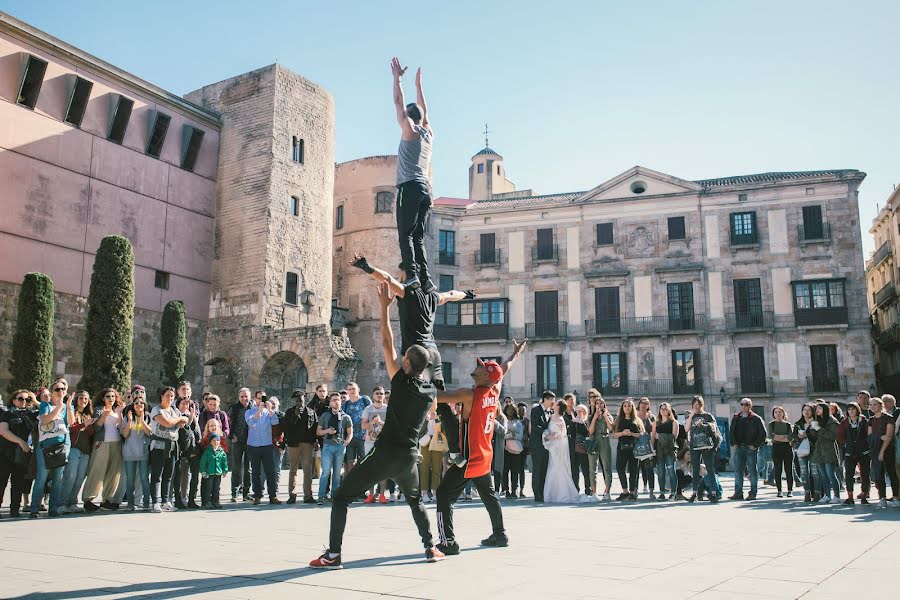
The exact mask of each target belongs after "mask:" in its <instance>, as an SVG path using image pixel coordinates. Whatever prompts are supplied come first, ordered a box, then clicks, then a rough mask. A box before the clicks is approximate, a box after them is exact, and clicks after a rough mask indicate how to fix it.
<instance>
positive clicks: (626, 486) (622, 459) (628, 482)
mask: <svg viewBox="0 0 900 600" xmlns="http://www.w3.org/2000/svg"><path fill="white" fill-rule="evenodd" d="M626 470H627V475H626ZM639 470H640V469H639V465H638V459H636V458H635V457H634V448H633V447H625V448H622V447H621V446H620V447H619V449H618V451H617V452H616V472H617V473H618V474H619V483H620V484H622V492H623V493H625V492H637V486H638V475H639Z"/></svg>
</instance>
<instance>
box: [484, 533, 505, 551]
mask: <svg viewBox="0 0 900 600" xmlns="http://www.w3.org/2000/svg"><path fill="white" fill-rule="evenodd" d="M481 545H482V546H491V547H494V548H506V547H507V546H509V538H508V537H506V535H504V534H501V535H497V534H496V533H492V534H491V535H490V537H487V538H485V539H483V540H481Z"/></svg>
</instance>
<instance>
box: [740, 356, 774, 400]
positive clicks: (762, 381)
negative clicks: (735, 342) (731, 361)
mask: <svg viewBox="0 0 900 600" xmlns="http://www.w3.org/2000/svg"><path fill="white" fill-rule="evenodd" d="M738 361H739V362H740V370H741V379H740V384H741V386H740V391H741V393H742V394H765V393H766V392H767V391H768V390H767V389H766V387H767V386H766V383H767V378H766V361H765V351H764V349H763V348H738Z"/></svg>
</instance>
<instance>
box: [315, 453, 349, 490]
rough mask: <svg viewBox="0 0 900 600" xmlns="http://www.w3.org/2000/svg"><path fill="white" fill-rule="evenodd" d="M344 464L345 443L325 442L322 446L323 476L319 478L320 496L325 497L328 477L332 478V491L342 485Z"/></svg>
mask: <svg viewBox="0 0 900 600" xmlns="http://www.w3.org/2000/svg"><path fill="white" fill-rule="evenodd" d="M342 464H344V445H343V444H325V445H323V446H322V476H321V477H320V478H319V498H324V497H325V489H326V488H327V487H328V479H329V477H330V478H331V493H332V495H334V491H335V490H336V489H338V486H339V485H341V465H342Z"/></svg>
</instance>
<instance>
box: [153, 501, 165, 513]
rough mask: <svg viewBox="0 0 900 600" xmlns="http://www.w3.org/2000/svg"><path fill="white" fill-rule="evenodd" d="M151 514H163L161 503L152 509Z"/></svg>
mask: <svg viewBox="0 0 900 600" xmlns="http://www.w3.org/2000/svg"><path fill="white" fill-rule="evenodd" d="M150 512H155V513H161V512H162V506H160V504H159V502H157V503H156V504H154V505H153V508H151V509H150Z"/></svg>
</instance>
